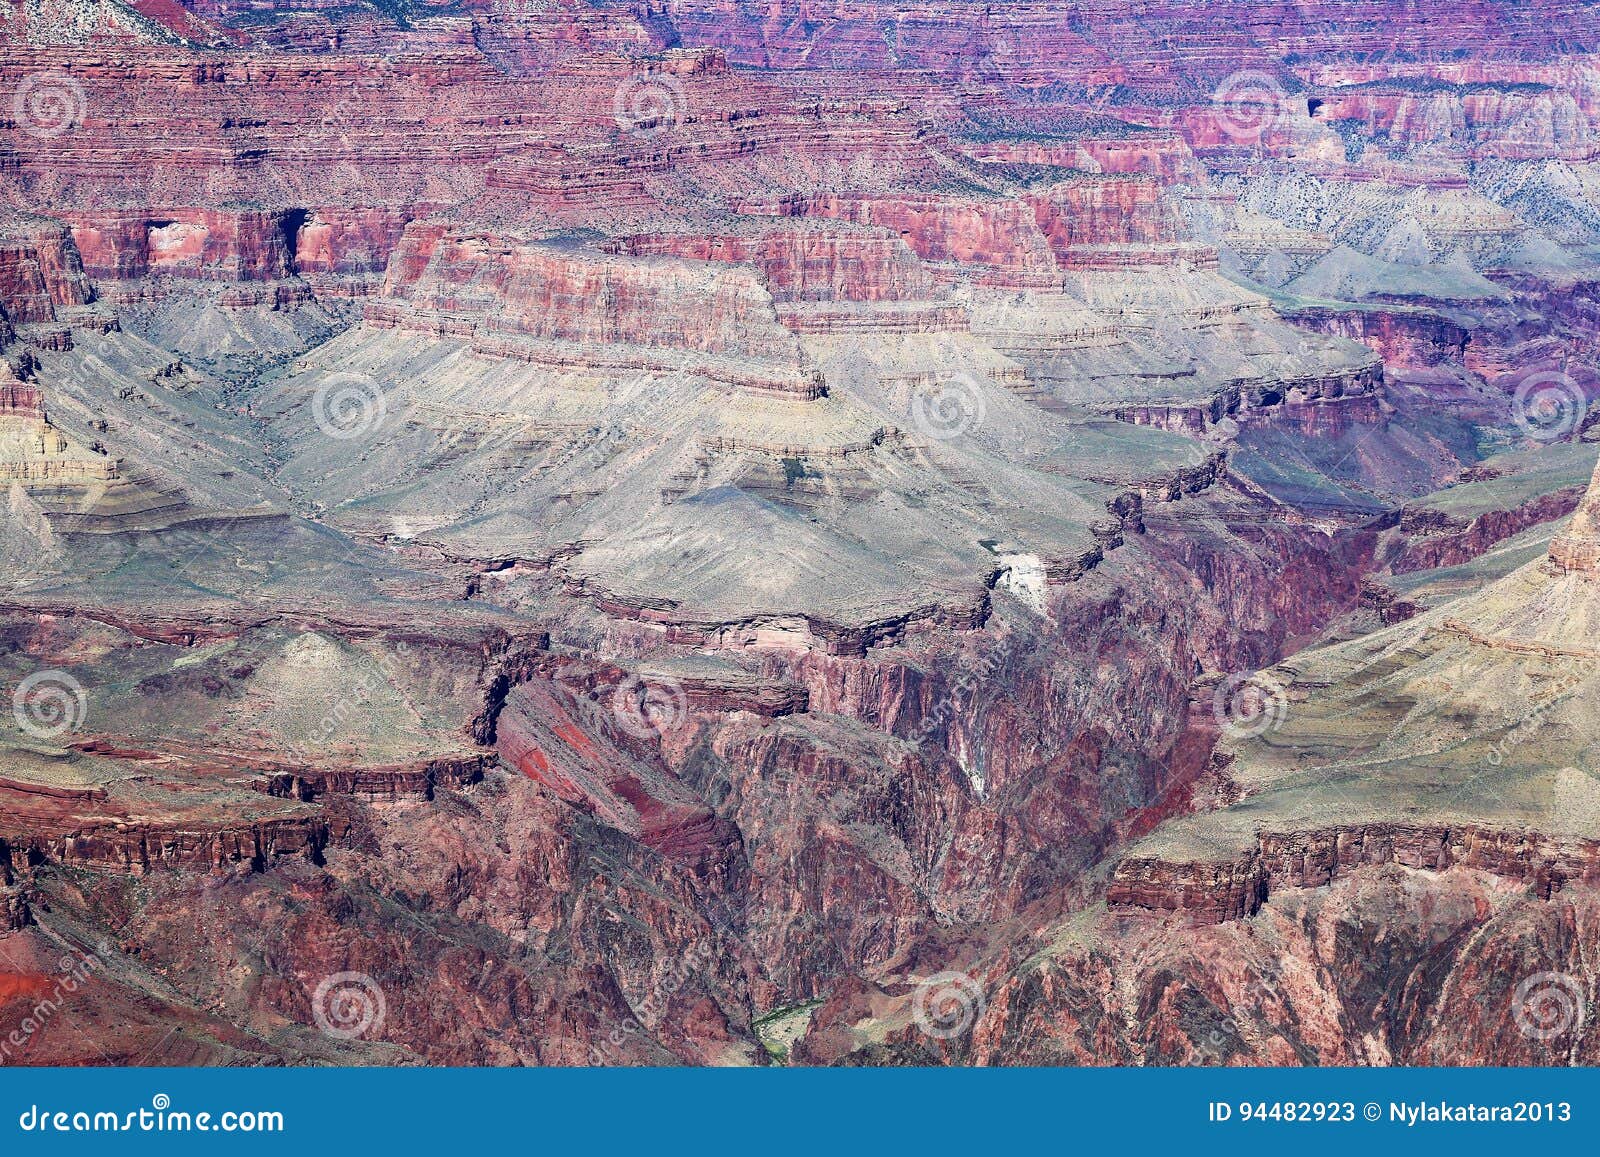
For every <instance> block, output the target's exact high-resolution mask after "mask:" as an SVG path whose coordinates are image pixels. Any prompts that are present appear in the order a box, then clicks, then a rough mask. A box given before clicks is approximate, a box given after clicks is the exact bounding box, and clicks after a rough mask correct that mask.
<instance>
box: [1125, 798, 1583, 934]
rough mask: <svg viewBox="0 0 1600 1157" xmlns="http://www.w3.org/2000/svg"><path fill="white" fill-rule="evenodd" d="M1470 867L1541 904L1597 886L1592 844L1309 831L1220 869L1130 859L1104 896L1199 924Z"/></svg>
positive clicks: (1501, 836)
mask: <svg viewBox="0 0 1600 1157" xmlns="http://www.w3.org/2000/svg"><path fill="white" fill-rule="evenodd" d="M1373 864H1400V865H1402V866H1404V867H1408V868H1422V869H1427V870H1429V871H1435V872H1437V871H1444V870H1445V869H1447V868H1452V867H1465V868H1474V869H1477V870H1480V871H1485V872H1490V873H1493V874H1494V875H1497V876H1502V877H1504V878H1506V879H1508V880H1515V881H1518V882H1520V883H1525V884H1527V885H1529V886H1530V887H1532V888H1533V889H1534V890H1535V891H1536V893H1537V894H1539V895H1541V896H1549V895H1550V894H1551V893H1553V892H1558V891H1560V890H1561V889H1562V888H1564V887H1566V886H1567V885H1568V884H1570V883H1575V882H1582V883H1586V884H1593V883H1595V882H1597V881H1600V844H1597V843H1595V842H1594V841H1590V840H1575V839H1561V838H1558V837H1554V836H1546V835H1543V834H1540V833H1537V832H1514V831H1502V830H1498V829H1492V828H1482V827H1475V826H1471V825H1465V826H1459V827H1456V826H1448V825H1425V824H1419V825H1412V824H1400V823H1375V824H1365V825H1361V826H1359V827H1347V828H1328V829H1323V830H1320V831H1312V832H1287V833H1282V832H1263V833H1261V835H1260V836H1259V837H1258V839H1257V844H1256V849H1255V851H1253V852H1247V853H1244V854H1243V855H1241V856H1240V857H1239V858H1238V859H1236V860H1229V861H1224V862H1220V863H1218V862H1214V861H1204V860H1201V861H1186V862H1174V861H1168V860H1160V859H1151V858H1144V857H1130V858H1128V859H1126V860H1123V861H1122V862H1121V863H1120V864H1118V865H1117V868H1116V871H1115V873H1114V874H1113V876H1112V879H1111V884H1110V886H1109V887H1108V888H1107V891H1106V903H1107V904H1108V905H1109V906H1110V907H1111V908H1112V909H1115V910H1123V911H1143V912H1162V913H1172V914H1176V915H1181V916H1184V917H1187V918H1188V919H1190V920H1192V921H1193V922H1195V923H1199V924H1215V923H1220V922H1222V921H1226V920H1239V919H1243V918H1244V917H1246V916H1251V915H1254V914H1255V913H1256V912H1257V911H1258V910H1259V909H1260V907H1261V905H1262V904H1263V903H1265V902H1266V900H1267V897H1268V896H1269V895H1270V894H1271V893H1272V892H1275V891H1278V890H1280V889H1284V888H1318V887H1322V886H1324V885H1326V884H1329V883H1331V882H1332V881H1334V880H1335V879H1338V878H1340V877H1342V876H1344V875H1346V874H1348V873H1349V872H1351V871H1353V870H1355V869H1356V868H1358V867H1362V866H1366V865H1373Z"/></svg>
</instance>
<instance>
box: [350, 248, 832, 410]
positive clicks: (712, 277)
mask: <svg viewBox="0 0 1600 1157" xmlns="http://www.w3.org/2000/svg"><path fill="white" fill-rule="evenodd" d="M366 320H367V323H368V324H369V325H374V326H379V327H392V328H399V329H404V330H410V331H413V332H417V333H428V334H433V335H436V336H457V337H464V338H468V339H470V340H471V342H472V346H473V348H474V349H475V350H476V351H477V352H479V353H482V354H486V355H489V356H494V357H505V358H513V359H518V360H522V361H527V362H532V363H536V364H543V365H558V366H567V365H574V366H576V365H591V366H593V365H605V366H608V367H614V368H618V369H637V370H666V371H669V372H671V371H680V372H684V373H689V374H694V375H697V376H703V377H707V378H711V379H713V380H716V381H722V382H726V383H728V384H730V385H734V386H736V387H739V388H741V389H745V390H750V391H753V392H757V393H769V394H778V395H782V396H786V397H792V398H799V399H815V398H818V397H821V396H822V394H823V393H824V392H825V387H824V385H823V382H822V378H821V375H820V374H819V373H817V371H816V370H815V368H814V367H812V366H811V365H810V363H809V361H808V360H807V358H806V356H805V353H804V351H803V350H802V349H801V347H800V343H799V341H798V339H796V337H795V335H794V334H793V333H791V332H790V331H789V330H787V329H785V328H784V327H783V326H782V325H781V324H779V321H778V316H777V311H776V307H775V306H774V303H773V300H772V295H771V294H770V293H768V292H767V290H766V289H765V287H763V286H762V284H761V282H760V279H759V277H758V276H757V274H756V272H755V271H754V270H752V269H744V268H740V267H738V266H723V267H717V266H713V265H701V264H689V263H685V262H682V261H673V260H657V259H650V258H632V257H625V256H618V255H612V254H607V253H604V252H602V251H599V250H596V249H587V248H572V247H568V246H564V245H561V244H552V243H549V242H543V241H538V240H532V239H526V238H518V237H508V236H502V235H497V234H487V233H477V232H471V231H465V232H463V231H454V230H452V229H451V228H450V227H449V226H445V225H439V224H426V225H422V224H418V225H412V226H409V227H407V229H406V231H405V236H404V237H403V238H402V240H401V244H400V247H399V249H398V250H397V251H396V253H395V256H394V260H393V261H392V262H391V265H390V269H389V273H388V276H387V278H386V279H385V281H384V287H383V296H382V298H381V299H380V300H377V301H374V302H372V303H370V304H369V305H368V306H367V309H366Z"/></svg>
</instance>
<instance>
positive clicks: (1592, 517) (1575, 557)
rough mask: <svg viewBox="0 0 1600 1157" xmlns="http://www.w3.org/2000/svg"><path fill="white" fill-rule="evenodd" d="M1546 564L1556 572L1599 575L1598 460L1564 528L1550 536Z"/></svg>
mask: <svg viewBox="0 0 1600 1157" xmlns="http://www.w3.org/2000/svg"><path fill="white" fill-rule="evenodd" d="M1546 567H1547V568H1548V569H1549V570H1551V571H1553V572H1554V573H1556V574H1586V575H1600V464H1597V465H1596V466H1595V472H1594V477H1593V478H1591V479H1590V480H1589V490H1588V492H1587V493H1586V494H1585V495H1584V496H1583V501H1582V502H1580V503H1578V509H1577V511H1576V512H1575V513H1574V514H1573V516H1572V521H1571V522H1570V523H1568V524H1567V529H1566V530H1564V531H1562V532H1561V533H1560V534H1558V535H1556V537H1555V538H1554V539H1552V540H1551V542H1550V558H1549V560H1548V562H1547V563H1546Z"/></svg>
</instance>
